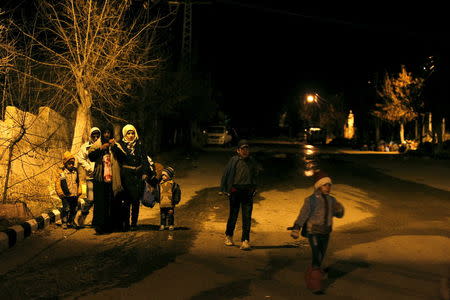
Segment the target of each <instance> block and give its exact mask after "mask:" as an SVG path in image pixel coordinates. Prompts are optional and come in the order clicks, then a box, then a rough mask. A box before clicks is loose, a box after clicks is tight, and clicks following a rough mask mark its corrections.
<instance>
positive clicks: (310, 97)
mask: <svg viewBox="0 0 450 300" xmlns="http://www.w3.org/2000/svg"><path fill="white" fill-rule="evenodd" d="M315 101H316V97H315V95H307V96H306V102H308V103H313V102H315Z"/></svg>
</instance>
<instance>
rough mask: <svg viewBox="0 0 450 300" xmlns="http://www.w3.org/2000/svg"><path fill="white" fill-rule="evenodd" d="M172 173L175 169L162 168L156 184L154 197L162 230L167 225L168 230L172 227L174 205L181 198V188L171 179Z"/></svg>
mask: <svg viewBox="0 0 450 300" xmlns="http://www.w3.org/2000/svg"><path fill="white" fill-rule="evenodd" d="M174 175H175V170H174V169H173V168H171V167H167V168H164V169H163V170H162V172H161V181H160V182H159V183H158V185H157V186H156V199H157V202H158V203H159V209H160V214H161V226H160V227H159V230H164V229H165V228H166V226H167V225H168V226H169V230H173V229H174V227H173V225H174V221H175V205H177V204H178V203H180V200H181V189H180V186H179V185H178V183H176V182H175V181H173V176H174Z"/></svg>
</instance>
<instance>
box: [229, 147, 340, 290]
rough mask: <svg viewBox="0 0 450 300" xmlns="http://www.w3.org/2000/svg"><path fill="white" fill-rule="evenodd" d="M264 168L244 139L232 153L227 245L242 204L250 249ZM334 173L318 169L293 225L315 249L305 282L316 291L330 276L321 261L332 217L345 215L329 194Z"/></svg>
mask: <svg viewBox="0 0 450 300" xmlns="http://www.w3.org/2000/svg"><path fill="white" fill-rule="evenodd" d="M261 169H262V168H261V167H260V166H259V164H258V163H257V162H256V161H255V160H254V159H253V158H252V157H251V156H250V146H249V143H248V142H247V141H246V140H241V141H239V143H238V147H237V149H236V155H235V156H233V157H232V158H231V159H230V160H229V161H228V164H227V165H226V167H225V170H224V172H223V175H222V180H221V193H224V194H226V195H228V197H229V205H230V209H229V216H228V221H227V225H226V230H225V245H226V246H233V245H234V241H233V233H234V230H235V226H236V221H237V218H238V215H239V209H240V208H242V236H241V242H242V244H241V246H240V249H241V250H250V249H251V246H250V228H251V218H252V217H251V216H252V210H253V198H254V196H255V193H256V181H257V180H256V178H257V176H258V173H259V171H260V170H261ZM331 185H332V181H331V177H330V176H329V175H327V174H326V173H325V172H323V171H318V172H316V173H315V180H314V192H313V194H312V195H310V196H309V197H307V198H306V199H305V201H304V202H303V206H302V207H301V210H300V213H299V215H298V217H297V219H296V220H295V221H294V225H293V226H292V231H291V237H292V238H294V239H298V238H299V236H300V234H301V235H302V236H303V237H305V238H307V239H308V242H309V245H310V247H311V251H312V263H311V265H310V266H309V267H308V268H307V270H306V274H305V281H306V285H307V287H308V288H309V289H311V290H312V291H313V292H319V293H320V292H321V291H322V281H323V279H325V278H326V277H327V269H326V268H323V267H322V262H323V259H324V257H325V253H326V250H327V247H328V241H329V239H330V233H331V231H332V225H333V217H337V218H342V217H343V215H344V207H343V206H342V204H341V203H339V202H338V201H337V200H336V198H334V197H333V196H331V195H330V192H331Z"/></svg>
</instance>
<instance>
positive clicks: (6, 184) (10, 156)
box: [2, 126, 26, 204]
mask: <svg viewBox="0 0 450 300" xmlns="http://www.w3.org/2000/svg"><path fill="white" fill-rule="evenodd" d="M25 133H26V131H25V128H24V127H23V126H22V127H21V128H20V132H19V135H18V136H17V137H16V138H15V139H14V140H13V141H11V144H10V145H9V146H8V162H7V165H6V174H5V182H4V185H3V192H2V203H3V204H6V200H7V199H8V188H9V178H10V175H11V170H12V162H13V154H14V148H15V147H16V145H17V143H18V142H20V141H21V140H22V138H23V136H24V135H25Z"/></svg>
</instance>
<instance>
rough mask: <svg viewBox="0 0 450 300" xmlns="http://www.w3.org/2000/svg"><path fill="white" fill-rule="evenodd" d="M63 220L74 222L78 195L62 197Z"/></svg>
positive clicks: (64, 221)
mask: <svg viewBox="0 0 450 300" xmlns="http://www.w3.org/2000/svg"><path fill="white" fill-rule="evenodd" d="M61 200H62V206H63V211H62V222H63V223H67V224H73V219H74V218H75V214H76V213H77V206H78V197H63V198H62V199H61Z"/></svg>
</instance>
